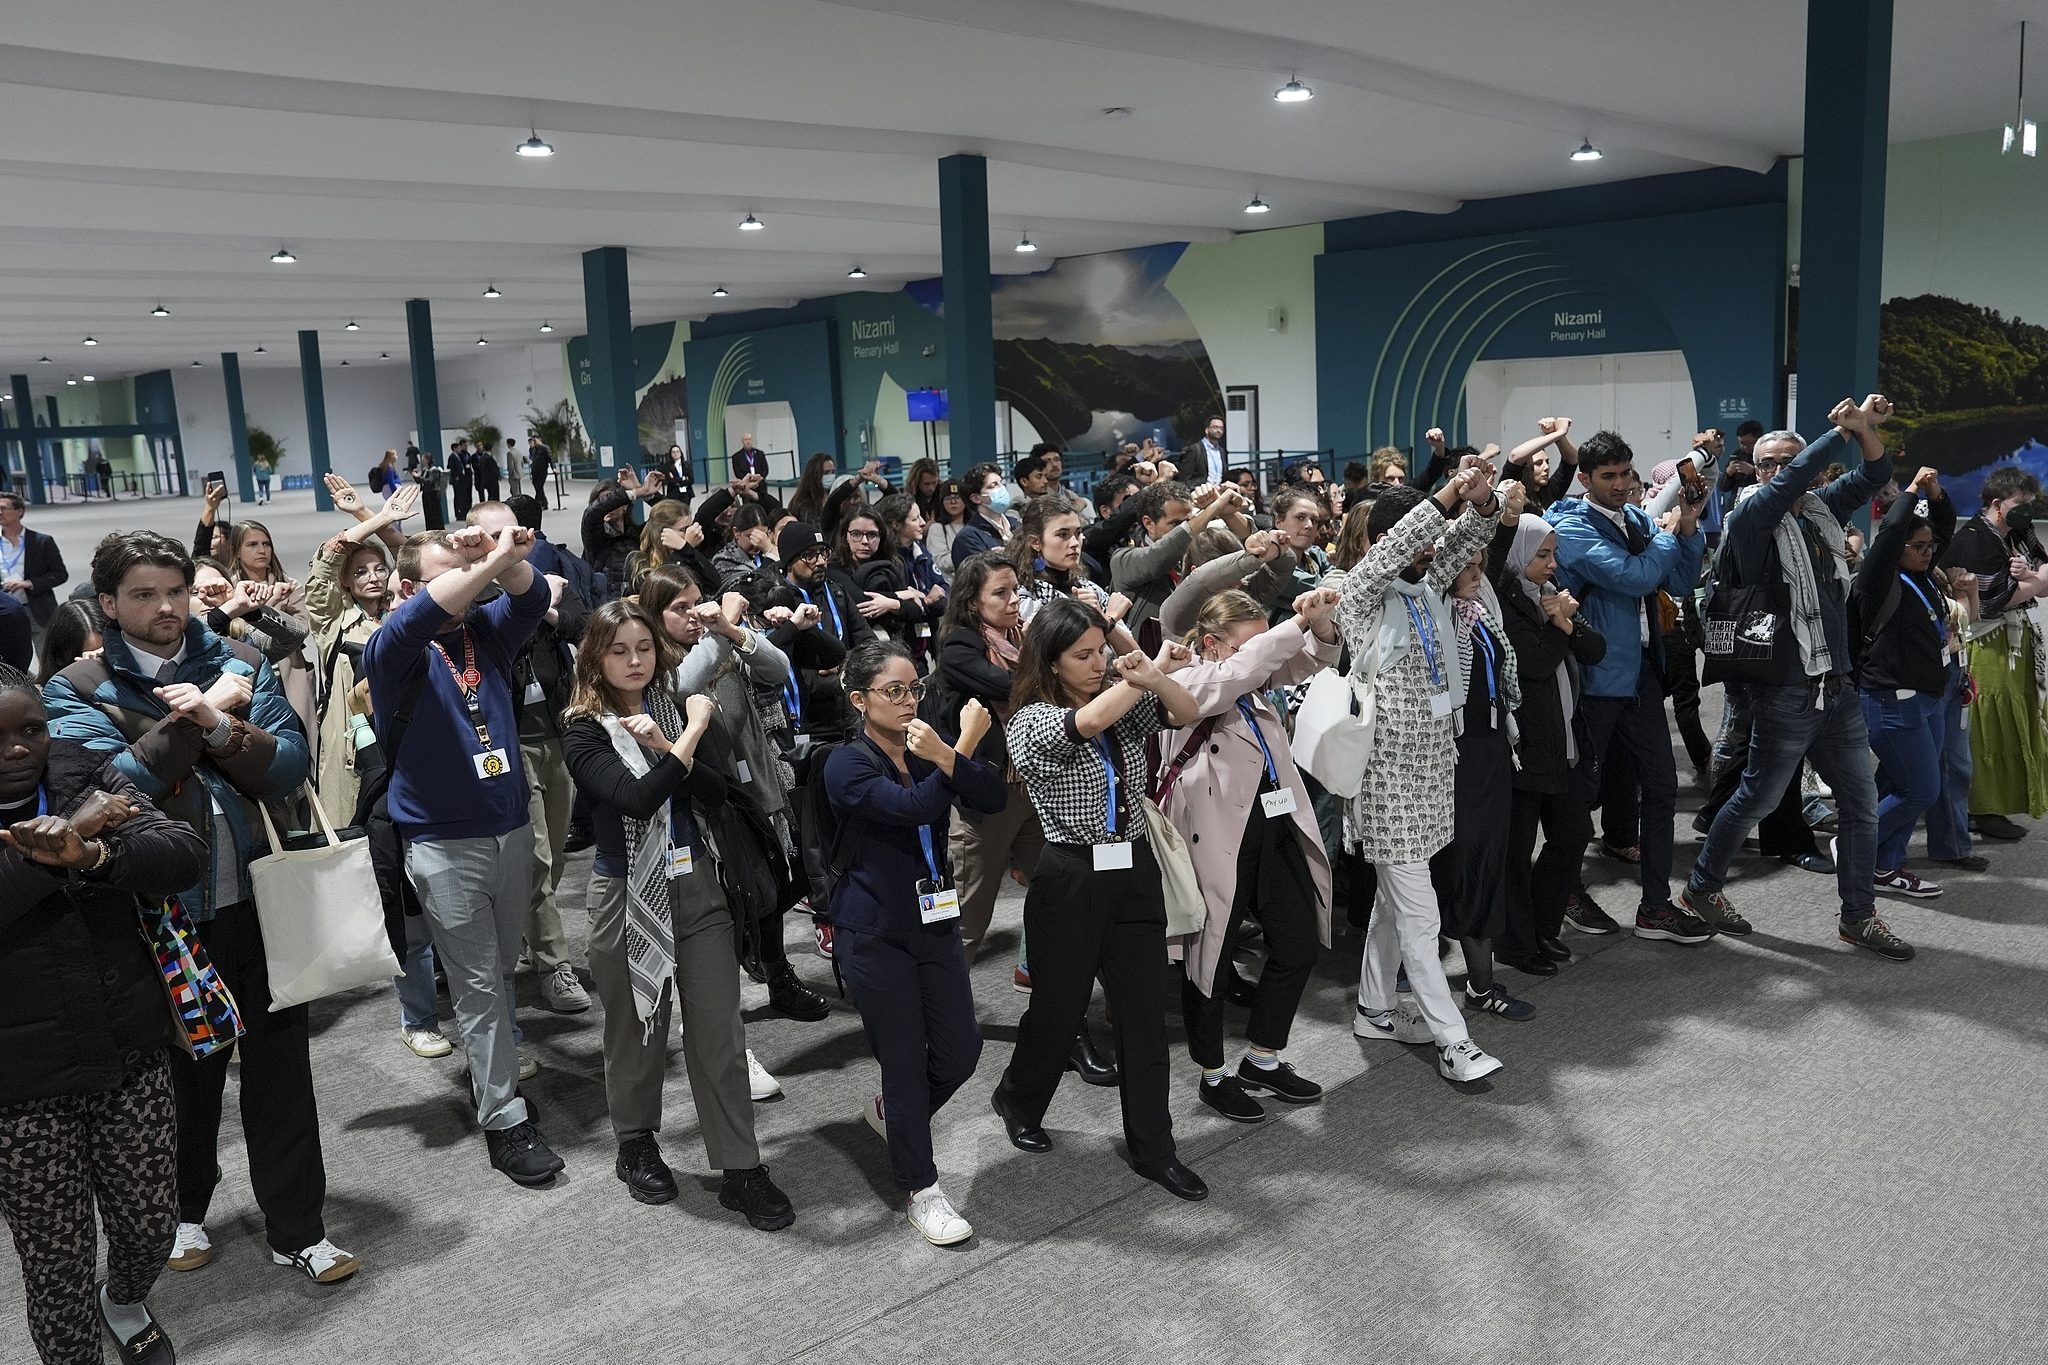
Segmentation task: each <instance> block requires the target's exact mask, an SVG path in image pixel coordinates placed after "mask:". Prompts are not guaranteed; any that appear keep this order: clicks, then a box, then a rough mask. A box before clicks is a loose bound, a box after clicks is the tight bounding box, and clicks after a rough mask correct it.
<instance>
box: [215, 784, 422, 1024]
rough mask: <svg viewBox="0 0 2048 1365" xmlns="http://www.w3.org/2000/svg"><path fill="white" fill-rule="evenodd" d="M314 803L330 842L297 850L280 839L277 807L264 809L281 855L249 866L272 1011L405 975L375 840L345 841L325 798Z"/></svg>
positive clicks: (265, 824)
mask: <svg viewBox="0 0 2048 1365" xmlns="http://www.w3.org/2000/svg"><path fill="white" fill-rule="evenodd" d="M307 804H308V805H309V806H310V807H311V808H312V811H313V817H314V819H316V820H318V821H319V822H320V830H321V832H322V833H324V834H325V835H326V836H327V844H326V846H325V847H323V848H307V849H298V850H295V851H294V850H288V849H286V848H285V846H284V841H283V840H281V839H280V838H279V837H278V834H277V826H276V824H274V823H273V822H272V821H271V818H270V810H269V808H268V807H267V806H265V805H264V804H263V803H261V802H258V803H257V808H258V809H259V810H262V812H263V828H264V829H265V830H266V831H267V832H268V833H269V835H270V847H271V849H272V850H273V851H272V852H270V853H268V854H265V855H264V856H263V857H261V858H258V859H256V860H255V861H254V862H252V863H250V864H249V881H250V884H251V885H252V886H253V887H254V889H255V894H256V919H257V921H258V922H259V923H260V924H261V925H262V926H263V955H264V957H265V958H266V959H267V961H268V963H269V975H270V1008H271V1010H272V1011H277V1010H282V1009H290V1008H291V1007H292V1006H293V1005H303V1004H305V1003H306V1002H307V1001H309V1000H319V999H322V998H324V997H326V996H330V995H335V994H338V993H339V992H341V991H346V990H352V989H354V988H355V987H357V986H368V985H373V984H375V983H377V982H380V981H389V980H390V979H391V978H392V977H394V976H398V975H401V973H400V971H399V968H398V959H397V958H395V957H393V956H392V955H391V936H390V935H389V934H387V933H386V932H385V930H384V903H383V900H382V898H381V897H380V896H379V895H378V893H377V874H376V871H375V869H373V868H372V867H371V866H370V841H369V840H368V839H360V838H358V839H349V840H343V839H342V838H341V836H340V835H338V834H336V833H335V832H334V826H333V824H332V823H330V822H329V820H328V818H327V811H326V808H325V807H323V806H322V805H321V804H320V800H319V798H318V797H313V798H312V799H311V800H309V801H308V803H307Z"/></svg>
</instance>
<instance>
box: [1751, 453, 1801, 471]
mask: <svg viewBox="0 0 2048 1365" xmlns="http://www.w3.org/2000/svg"><path fill="white" fill-rule="evenodd" d="M1791 463H1792V461H1790V460H1787V459H1776V458H1773V457H1770V456H1766V457H1765V458H1763V459H1760V460H1758V461H1757V462H1756V467H1757V468H1758V469H1783V468H1784V467H1785V466H1786V465H1788V464H1791Z"/></svg>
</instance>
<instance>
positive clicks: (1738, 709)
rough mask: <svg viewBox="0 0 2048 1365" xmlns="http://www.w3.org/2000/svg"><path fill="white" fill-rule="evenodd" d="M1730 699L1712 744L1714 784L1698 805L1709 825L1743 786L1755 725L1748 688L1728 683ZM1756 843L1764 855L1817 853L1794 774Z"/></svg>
mask: <svg viewBox="0 0 2048 1365" xmlns="http://www.w3.org/2000/svg"><path fill="white" fill-rule="evenodd" d="M1728 700H1729V703H1730V708H1729V716H1728V726H1727V728H1726V729H1725V730H1724V731H1723V732H1722V735H1721V742H1720V743H1719V744H1718V745H1716V746H1715V748H1714V786H1713V790H1712V791H1710V792H1709V793H1708V794H1707V800H1706V804H1705V805H1703V806H1702V807H1700V818H1701V820H1702V822H1703V823H1705V824H1707V825H1709V826H1711V825H1712V824H1713V823H1714V817H1715V816H1716V815H1719V814H1720V813H1721V807H1723V806H1725V805H1727V804H1728V803H1729V802H1730V801H1732V800H1734V799H1735V792H1736V789H1737V788H1739V787H1741V786H1742V774H1743V772H1744V771H1745V770H1746V769H1747V768H1748V767H1749V741H1750V735H1751V733H1752V731H1753V730H1754V728H1755V721H1754V719H1753V718H1752V717H1751V715H1750V697H1749V689H1748V688H1747V687H1743V686H1740V685H1738V684H1735V683H1730V684H1729V685H1728ZM1756 837H1757V845H1758V848H1759V849H1760V850H1761V852H1762V853H1763V855H1764V856H1765V857H1766V858H1803V857H1806V856H1808V855H1817V854H1819V852H1820V844H1819V842H1818V841H1816V840H1815V839H1814V837H1813V826H1811V825H1809V824H1807V823H1806V794H1805V792H1804V791H1803V790H1801V786H1800V783H1799V781H1798V779H1797V778H1794V779H1793V780H1792V781H1790V782H1788V783H1786V784H1785V794H1784V795H1783V796H1781V797H1779V798H1778V804H1777V806H1776V808H1775V809H1773V810H1772V811H1771V813H1770V814H1769V815H1766V816H1765V817H1764V818H1763V820H1762V822H1761V823H1760V824H1758V825H1757V827H1756Z"/></svg>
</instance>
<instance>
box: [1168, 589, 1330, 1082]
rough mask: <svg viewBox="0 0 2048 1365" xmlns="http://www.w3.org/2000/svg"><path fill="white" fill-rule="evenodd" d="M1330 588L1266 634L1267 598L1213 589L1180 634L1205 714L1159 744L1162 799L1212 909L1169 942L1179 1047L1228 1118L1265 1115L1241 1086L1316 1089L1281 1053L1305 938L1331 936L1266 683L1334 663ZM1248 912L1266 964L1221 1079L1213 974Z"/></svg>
mask: <svg viewBox="0 0 2048 1365" xmlns="http://www.w3.org/2000/svg"><path fill="white" fill-rule="evenodd" d="M1339 596H1340V594H1339V593H1338V592H1337V591H1336V590H1335V589H1334V588H1332V589H1318V590H1314V591H1311V592H1306V593H1303V594H1302V595H1301V596H1300V597H1298V598H1296V599H1295V602H1294V610H1295V615H1294V617H1293V618H1292V619H1291V620H1288V621H1284V622H1282V623H1281V624H1280V625H1277V626H1274V627H1273V628H1272V629H1270V630H1268V629H1267V628H1266V611H1265V608H1263V607H1261V606H1260V605H1259V604H1258V603H1257V602H1255V601H1253V600H1252V598H1251V597H1250V596H1249V595H1248V594H1246V593H1244V592H1240V591H1237V590H1235V589H1232V590H1230V591H1228V592H1220V593H1218V594H1216V595H1215V596H1214V597H1212V598H1210V599H1209V600H1208V601H1207V602H1206V603H1204V604H1203V606H1202V610H1201V614H1200V615H1199V616H1198V617H1197V618H1196V621H1195V628H1194V630H1193V631H1191V632H1190V633H1189V635H1188V643H1189V644H1190V645H1192V646H1193V647H1194V648H1195V651H1196V654H1197V659H1196V662H1194V663H1193V664H1191V665H1189V666H1188V667H1187V668H1184V669H1182V670H1181V672H1180V673H1179V675H1178V678H1179V680H1180V681H1181V682H1182V683H1183V684H1184V685H1185V686H1186V687H1187V689H1188V691H1189V692H1190V693H1192V694H1193V695H1194V698H1195V701H1196V702H1197V703H1198V704H1199V705H1200V707H1201V715H1202V719H1200V720H1198V721H1196V722H1195V723H1194V724H1193V725H1190V726H1187V727H1185V728H1183V729H1179V730H1174V731H1171V732H1169V733H1168V734H1167V735H1166V736H1165V737H1164V740H1163V742H1162V743H1161V745H1160V753H1161V754H1162V755H1163V756H1165V758H1166V760H1167V765H1166V771H1165V773H1164V774H1163V775H1162V777H1161V782H1162V784H1168V783H1170V786H1167V787H1166V790H1165V792H1164V794H1163V796H1162V800H1161V806H1162V808H1163V809H1164V811H1165V813H1166V818H1167V819H1168V820H1170V821H1171V822H1172V823H1173V825H1174V826H1175V828H1177V829H1179V830H1180V832H1181V834H1182V835H1183V836H1184V837H1185V838H1186V839H1187V842H1188V852H1189V854H1190V855H1191V856H1192V857H1193V859H1194V864H1195V874H1196V877H1197V879H1198V880H1199V881H1200V883H1201V886H1202V898H1203V899H1204V900H1205V901H1206V902H1207V903H1208V910H1209V913H1208V917H1207V920H1206V921H1205V922H1204V924H1203V926H1202V931H1201V932H1200V933H1198V934H1189V935H1185V936H1183V937H1180V938H1177V939H1174V940H1171V942H1172V944H1173V945H1174V946H1176V947H1178V948H1179V950H1180V951H1181V954H1182V956H1183V958H1184V960H1185V961H1186V964H1187V979H1186V980H1185V981H1183V982H1182V983H1181V1016H1182V1018H1183V1019H1184V1020H1185V1021H1186V1024H1187V1031H1188V1052H1189V1053H1190V1054H1191V1055H1192V1056H1193V1057H1194V1059H1195V1061H1196V1062H1197V1063H1199V1064H1200V1066H1201V1068H1202V1085H1201V1097H1202V1103H1204V1104H1206V1105H1208V1106H1209V1107H1210V1108H1211V1109H1214V1110H1215V1111H1216V1112H1217V1113H1219V1114H1221V1115H1223V1117H1225V1118H1227V1119H1233V1120H1235V1121H1237V1122H1239V1123H1258V1122H1260V1121H1262V1120H1263V1119H1264V1118H1265V1117H1266V1111H1265V1108H1264V1107H1263V1106H1262V1105H1260V1103H1259V1102H1258V1101H1257V1100H1256V1099H1254V1098H1252V1095H1251V1093H1250V1092H1252V1091H1259V1092H1261V1093H1264V1094H1269V1095H1271V1096H1273V1098H1275V1099H1277V1100H1280V1101H1282V1102H1283V1103H1286V1104H1308V1103H1311V1102H1313V1101H1315V1100H1318V1099H1321V1098H1322V1094H1323V1088H1322V1087H1321V1086H1319V1085H1317V1084H1316V1083H1315V1082H1314V1081H1310V1080H1306V1079H1304V1078H1303V1077H1301V1076H1299V1075H1297V1074H1295V1070H1294V1068H1293V1067H1291V1066H1289V1065H1288V1064H1287V1063H1285V1062H1283V1061H1281V1060H1280V1056H1279V1054H1280V1050H1281V1049H1282V1048H1284V1047H1286V1046H1287V1032H1288V1029H1289V1028H1290V1027H1291V1026H1292V1025H1293V1023H1294V1012H1295V1010H1296V1008H1297V1007H1298V1006H1299V1005H1300V1004H1301V995H1302V992H1303V991H1304V990H1305V989H1306V988H1307V986H1308V980H1309V973H1310V972H1311V971H1312V970H1313V969H1314V967H1315V961H1316V945H1317V944H1318V943H1319V942H1320V943H1321V945H1322V946H1323V947H1325V948H1327V947H1329V946H1330V861H1329V858H1328V856H1327V855H1326V854H1325V853H1324V852H1323V839H1322V835H1321V833H1320V832H1318V830H1317V829H1316V818H1315V812H1314V811H1313V810H1312V809H1311V808H1310V806H1309V796H1308V789H1307V788H1306V787H1304V786H1303V785H1302V781H1301V774H1300V773H1299V772H1297V771H1296V770H1295V767H1294V756H1293V755H1292V754H1291V753H1290V752H1289V751H1288V748H1287V731H1286V728H1285V727H1284V726H1283V725H1282V723H1281V719H1280V716H1279V714H1278V713H1277V712H1275V711H1274V710H1273V707H1272V705H1271V704H1270V703H1268V702H1267V700H1266V698H1265V695H1264V693H1265V689H1267V688H1269V687H1286V686H1290V685H1292V684H1294V683H1299V682H1305V681H1307V680H1308V679H1309V678H1311V677H1313V676H1315V674H1316V673H1317V672H1318V671H1319V670H1321V669H1324V668H1327V667H1330V666H1331V665H1333V664H1335V663H1336V662H1337V655H1338V650H1339V649H1340V647H1341V646H1340V642H1339V638H1338V633H1337V623H1336V622H1335V621H1334V620H1333V619H1332V613H1333V612H1334V611H1335V609H1336V606H1337V601H1338V598H1339ZM1247 917H1250V918H1256V919H1257V920H1258V921H1259V924H1260V926H1261V927H1262V928H1263V929H1264V931H1265V938H1266V954H1267V955H1266V969H1265V971H1264V972H1263V973H1262V974H1261V975H1260V977H1259V984H1258V987H1257V989H1256V991H1255V992H1254V994H1253V999H1252V1015H1251V1021H1250V1022H1249V1023H1248V1024H1247V1025H1246V1026H1245V1039H1246V1041H1247V1042H1248V1043H1249V1044H1250V1045H1251V1046H1250V1048H1249V1049H1248V1050H1247V1051H1246V1053H1245V1055H1244V1060H1243V1061H1242V1062H1241V1063H1240V1064H1239V1066H1238V1068H1237V1073H1236V1075H1232V1074H1231V1073H1229V1072H1228V1071H1226V1070H1224V1066H1223V1001H1222V999H1221V998H1219V995H1218V992H1217V982H1218V980H1219V979H1221V978H1222V975H1223V974H1224V973H1227V972H1230V971H1232V970H1233V968H1232V966H1231V959H1232V957H1233V956H1234V954H1235V952H1236V947H1237V928H1238V925H1239V924H1241V923H1242V922H1243V921H1244V920H1245V919H1246V918H1247Z"/></svg>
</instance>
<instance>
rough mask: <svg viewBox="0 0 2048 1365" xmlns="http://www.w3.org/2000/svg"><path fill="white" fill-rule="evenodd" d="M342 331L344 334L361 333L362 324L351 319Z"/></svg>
mask: <svg viewBox="0 0 2048 1365" xmlns="http://www.w3.org/2000/svg"><path fill="white" fill-rule="evenodd" d="M341 330H342V331H344V332H360V331H362V330H363V329H362V326H361V324H359V323H358V322H357V321H356V320H355V319H354V318H350V319H349V320H348V325H347V326H345V327H343V328H342V329H341Z"/></svg>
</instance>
